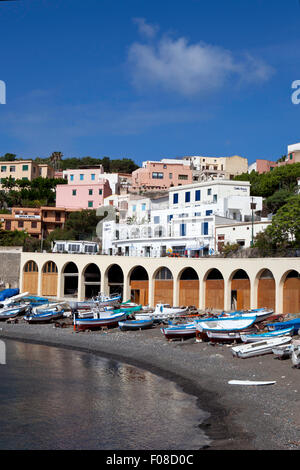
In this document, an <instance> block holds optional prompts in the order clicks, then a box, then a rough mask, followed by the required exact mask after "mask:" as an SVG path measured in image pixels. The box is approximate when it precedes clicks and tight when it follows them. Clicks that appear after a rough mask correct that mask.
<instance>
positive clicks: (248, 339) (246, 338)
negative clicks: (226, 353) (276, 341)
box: [241, 326, 294, 343]
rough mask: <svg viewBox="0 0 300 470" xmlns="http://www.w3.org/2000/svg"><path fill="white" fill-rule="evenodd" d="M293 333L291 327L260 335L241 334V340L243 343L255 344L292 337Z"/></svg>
mask: <svg viewBox="0 0 300 470" xmlns="http://www.w3.org/2000/svg"><path fill="white" fill-rule="evenodd" d="M293 333H294V328H293V327H292V326H291V327H290V328H285V329H282V330H281V329H280V330H275V331H268V332H267V333H260V334H250V335H247V334H241V340H242V341H243V343H255V342H257V341H262V340H264V339H270V338H276V337H278V336H292V335H293Z"/></svg>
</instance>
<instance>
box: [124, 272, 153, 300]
mask: <svg viewBox="0 0 300 470" xmlns="http://www.w3.org/2000/svg"><path fill="white" fill-rule="evenodd" d="M128 278H129V286H130V298H131V301H132V302H135V303H137V304H142V305H148V304H149V275H148V272H147V270H146V269H145V268H144V267H143V266H135V267H134V268H132V269H131V271H130V273H129V275H128Z"/></svg>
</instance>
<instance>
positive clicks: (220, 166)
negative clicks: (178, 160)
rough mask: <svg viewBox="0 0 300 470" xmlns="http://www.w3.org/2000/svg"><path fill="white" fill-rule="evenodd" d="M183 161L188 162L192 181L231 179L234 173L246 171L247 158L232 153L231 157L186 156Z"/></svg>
mask: <svg viewBox="0 0 300 470" xmlns="http://www.w3.org/2000/svg"><path fill="white" fill-rule="evenodd" d="M183 161H184V162H187V163H190V165H191V168H192V171H193V181H194V182H196V181H199V182H201V181H207V180H213V179H228V180H232V179H233V178H234V177H235V176H236V175H240V174H242V173H247V171H248V160H247V158H244V157H240V156H238V155H234V156H232V157H206V156H186V157H183Z"/></svg>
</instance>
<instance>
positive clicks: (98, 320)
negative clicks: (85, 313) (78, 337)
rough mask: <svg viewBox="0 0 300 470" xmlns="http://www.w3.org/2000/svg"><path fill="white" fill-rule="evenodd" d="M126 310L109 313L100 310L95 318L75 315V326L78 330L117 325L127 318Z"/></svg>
mask: <svg viewBox="0 0 300 470" xmlns="http://www.w3.org/2000/svg"><path fill="white" fill-rule="evenodd" d="M126 317H127V314H126V312H121V313H109V312H98V313H97V314H95V316H94V318H76V317H74V328H75V329H77V330H91V329H96V328H102V327H104V326H117V325H118V323H119V321H122V320H125V319H126Z"/></svg>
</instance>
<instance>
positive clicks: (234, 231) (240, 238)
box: [215, 220, 272, 252]
mask: <svg viewBox="0 0 300 470" xmlns="http://www.w3.org/2000/svg"><path fill="white" fill-rule="evenodd" d="M271 223H272V222H271V220H268V221H266V220H265V221H258V222H253V224H252V223H251V222H242V223H236V224H235V225H234V226H233V225H232V224H229V225H226V224H220V225H216V227H215V243H216V251H217V252H220V249H221V247H222V246H223V245H227V244H230V245H233V244H237V245H240V246H241V247H244V248H249V247H250V246H251V244H252V239H254V238H255V237H256V235H258V233H260V232H264V231H265V230H266V228H267V227H268V226H269V225H270V224H271Z"/></svg>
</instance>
